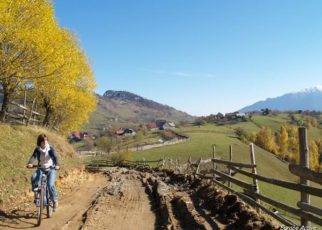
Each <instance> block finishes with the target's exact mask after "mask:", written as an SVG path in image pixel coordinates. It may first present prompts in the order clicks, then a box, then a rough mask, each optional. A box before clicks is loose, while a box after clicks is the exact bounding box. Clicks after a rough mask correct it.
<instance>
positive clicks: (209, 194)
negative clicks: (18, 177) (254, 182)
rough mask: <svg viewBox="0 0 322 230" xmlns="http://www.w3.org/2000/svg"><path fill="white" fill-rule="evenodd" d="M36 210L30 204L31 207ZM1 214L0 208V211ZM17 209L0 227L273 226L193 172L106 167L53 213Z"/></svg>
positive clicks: (90, 228) (67, 198) (182, 227)
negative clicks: (47, 215) (40, 214)
mask: <svg viewBox="0 0 322 230" xmlns="http://www.w3.org/2000/svg"><path fill="white" fill-rule="evenodd" d="M33 210H34V207H33ZM0 214H1V213H0ZM35 223H36V220H35V213H32V212H31V210H17V211H15V212H12V213H10V214H7V215H6V216H5V217H4V218H0V229H46V230H48V229H63V230H64V229H68V230H69V229H71V230H76V229H84V230H92V229H93V230H94V229H95V230H96V229H99V230H100V229H113V230H114V229H116V230H122V229H131V230H132V229H134V230H138V229H144V230H145V229H174V230H177V229H206V230H208V229H236V228H237V229H277V227H276V226H275V224H274V223H272V222H271V221H270V220H268V219H267V218H266V217H263V216H261V215H259V214H258V213H256V211H255V210H253V209H252V208H251V207H249V206H247V205H245V204H244V203H243V202H242V201H240V200H239V199H238V198H237V197H236V196H234V195H231V194H228V193H227V192H224V191H222V190H219V189H217V188H215V187H213V185H211V184H209V183H208V182H207V181H204V180H201V179H199V178H195V177H194V176H192V175H182V174H175V173H173V172H171V171H152V170H150V169H142V170H139V171H137V170H132V169H126V168H109V169H107V170H106V171H105V172H104V174H103V173H101V174H91V175H90V177H89V179H88V180H87V181H86V183H83V184H82V185H80V186H78V187H77V188H75V189H74V190H73V192H71V193H70V194H69V195H66V196H64V197H62V199H61V200H60V207H59V209H58V210H57V212H55V213H54V215H53V217H52V218H51V219H46V218H45V216H44V219H43V222H42V224H41V226H40V227H37V228H35Z"/></svg>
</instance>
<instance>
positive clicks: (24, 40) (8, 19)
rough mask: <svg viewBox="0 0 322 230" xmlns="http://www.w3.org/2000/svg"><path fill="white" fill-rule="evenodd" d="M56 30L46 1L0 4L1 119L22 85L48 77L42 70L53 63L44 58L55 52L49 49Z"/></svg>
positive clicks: (52, 15) (6, 2)
mask: <svg viewBox="0 0 322 230" xmlns="http://www.w3.org/2000/svg"><path fill="white" fill-rule="evenodd" d="M56 29H57V23H56V21H55V19H54V13H53V7H52V5H51V3H50V2H49V1H46V0H19V1H12V0H2V1H0V63H1V65H0V66H1V67H0V68H1V69H0V86H1V88H2V92H3V103H2V107H1V111H0V120H2V121H3V120H4V119H5V115H6V112H7V111H8V106H9V103H10V101H12V100H13V99H14V96H16V95H18V93H19V88H20V87H21V86H22V85H23V84H25V83H26V82H30V80H32V79H36V78H41V77H46V76H48V75H50V74H51V73H50V72H47V71H44V69H49V68H48V67H49V66H51V65H52V64H53V63H51V62H49V61H47V58H48V57H49V56H54V55H55V53H56V52H57V51H56V50H52V49H51V48H50V47H51V42H52V40H53V38H52V37H55V31H56Z"/></svg>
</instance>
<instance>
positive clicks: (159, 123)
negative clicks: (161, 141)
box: [155, 120, 167, 130]
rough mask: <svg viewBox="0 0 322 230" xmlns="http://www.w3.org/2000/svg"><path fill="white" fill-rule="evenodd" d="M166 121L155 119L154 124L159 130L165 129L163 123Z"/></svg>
mask: <svg viewBox="0 0 322 230" xmlns="http://www.w3.org/2000/svg"><path fill="white" fill-rule="evenodd" d="M166 123H167V121H166V120H156V121H155V124H156V126H157V128H158V129H159V130H164V129H165V125H166Z"/></svg>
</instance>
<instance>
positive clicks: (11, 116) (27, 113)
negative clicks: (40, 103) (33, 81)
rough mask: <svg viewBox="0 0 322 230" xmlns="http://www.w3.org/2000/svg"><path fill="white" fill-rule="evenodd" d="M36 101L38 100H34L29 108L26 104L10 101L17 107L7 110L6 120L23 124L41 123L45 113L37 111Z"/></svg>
mask: <svg viewBox="0 0 322 230" xmlns="http://www.w3.org/2000/svg"><path fill="white" fill-rule="evenodd" d="M35 103H36V101H35V100H33V102H32V106H31V108H28V107H27V106H26V105H21V104H19V103H16V102H13V101H12V102H10V105H11V106H13V107H15V108H16V109H12V110H11V111H10V112H6V114H5V116H6V121H8V122H10V123H18V124H23V125H28V124H33V125H39V124H40V123H41V122H42V120H41V119H40V117H44V116H45V115H43V114H41V113H38V112H37V111H35Z"/></svg>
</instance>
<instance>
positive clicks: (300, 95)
mask: <svg viewBox="0 0 322 230" xmlns="http://www.w3.org/2000/svg"><path fill="white" fill-rule="evenodd" d="M265 108H269V109H273V110H279V111H294V110H312V111H313V110H315V111H322V88H321V87H313V88H308V89H305V90H302V91H299V92H295V93H288V94H284V95H282V96H279V97H275V98H267V99H266V100H264V101H259V102H256V103H254V104H252V105H250V106H246V107H244V108H242V109H241V110H240V112H250V111H256V110H261V109H265Z"/></svg>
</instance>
